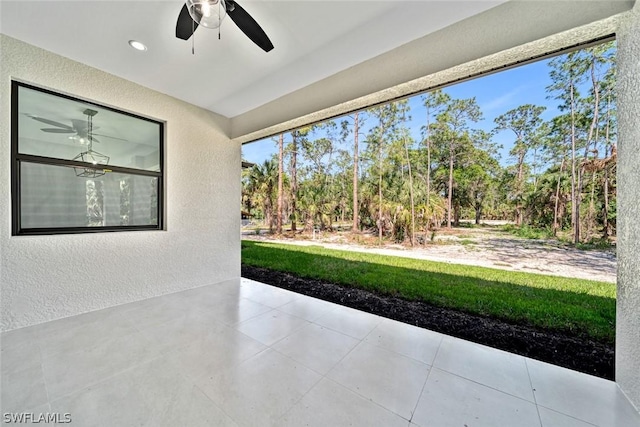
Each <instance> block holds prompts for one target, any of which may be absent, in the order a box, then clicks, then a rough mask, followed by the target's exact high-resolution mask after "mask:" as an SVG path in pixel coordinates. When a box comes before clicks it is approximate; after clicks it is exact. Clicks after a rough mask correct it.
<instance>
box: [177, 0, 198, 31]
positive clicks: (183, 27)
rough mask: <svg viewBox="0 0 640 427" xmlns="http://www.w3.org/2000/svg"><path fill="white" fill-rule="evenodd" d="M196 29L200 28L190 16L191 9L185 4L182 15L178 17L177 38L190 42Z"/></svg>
mask: <svg viewBox="0 0 640 427" xmlns="http://www.w3.org/2000/svg"><path fill="white" fill-rule="evenodd" d="M196 28H198V23H197V22H195V21H194V20H193V19H192V18H191V15H189V9H188V8H187V5H186V3H185V4H184V5H183V6H182V9H181V10H180V15H178V22H177V23H176V37H177V38H179V39H182V40H189V38H190V37H191V36H192V35H193V32H194V31H195V30H196Z"/></svg>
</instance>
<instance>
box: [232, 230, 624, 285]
mask: <svg viewBox="0 0 640 427" xmlns="http://www.w3.org/2000/svg"><path fill="white" fill-rule="evenodd" d="M347 236H348V235H347V234H343V233H339V232H338V233H320V232H318V233H316V234H315V236H314V235H313V234H311V235H305V236H301V237H302V238H296V239H293V238H286V237H281V238H274V237H272V236H269V235H266V234H260V235H256V234H255V232H249V231H243V235H242V238H243V239H247V240H260V241H273V242H278V243H286V244H293V245H304V246H310V245H317V246H322V247H325V248H330V249H341V250H349V251H358V252H364V253H375V254H383V255H392V256H401V257H407V258H415V259H425V260H431V261H440V262H447V263H451V264H465V265H477V266H481V267H490V268H498V269H502V270H511V271H524V272H530V273H539V274H548V275H554V276H564V277H575V278H581V279H590V280H597V281H603V282H610V283H615V281H616V255H615V251H614V250H580V249H576V248H573V247H569V246H566V245H564V244H562V243H560V242H557V241H553V240H530V239H522V238H518V237H515V236H513V235H511V234H508V233H506V232H503V231H501V230H499V229H496V228H493V227H482V228H468V229H466V228H464V229H455V230H453V231H451V232H441V233H436V236H435V238H434V239H433V241H429V243H427V244H425V245H421V246H414V247H411V246H405V245H392V244H387V245H384V246H382V247H379V246H375V245H373V244H371V242H369V243H368V244H366V245H361V244H354V243H353V242H352V239H349V238H348V237H347Z"/></svg>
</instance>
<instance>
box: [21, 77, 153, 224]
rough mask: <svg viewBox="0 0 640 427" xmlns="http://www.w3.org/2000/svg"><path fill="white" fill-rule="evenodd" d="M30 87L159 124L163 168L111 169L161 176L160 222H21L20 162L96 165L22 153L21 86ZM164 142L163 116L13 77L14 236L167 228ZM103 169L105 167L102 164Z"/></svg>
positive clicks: (90, 166) (54, 164) (76, 165)
mask: <svg viewBox="0 0 640 427" xmlns="http://www.w3.org/2000/svg"><path fill="white" fill-rule="evenodd" d="M21 87H22V88H27V89H31V90H35V91H39V92H42V93H45V94H49V95H53V96H57V97H60V98H64V99H68V100H71V101H76V102H81V103H83V104H87V105H89V106H95V107H98V108H102V109H105V110H110V111H113V112H116V113H119V114H124V115H127V116H130V117H133V118H136V119H140V120H145V121H148V122H151V123H154V124H157V125H159V141H158V143H159V147H158V150H159V164H160V170H159V171H150V170H144V169H135V168H128V167H122V166H115V165H109V166H108V171H109V172H115V173H125V174H129V175H137V176H148V177H155V178H157V192H158V194H157V201H158V206H157V209H158V212H157V218H158V221H157V224H154V225H110V226H100V227H95V226H94V227H46V228H45V227H38V228H23V227H22V226H21V200H20V165H21V164H22V163H23V162H24V163H33V164H44V165H51V166H64V167H69V168H73V167H81V168H90V169H91V168H95V166H94V165H92V164H91V163H85V162H82V161H77V160H67V159H60V158H55V157H45V156H37V155H32V154H21V153H20V152H19V149H18V138H19V135H18V130H19V129H18V126H19V125H18V116H19V112H18V102H19V96H18V92H19V89H20V88H21ZM164 144H165V123H164V122H162V121H159V120H153V119H150V118H148V117H143V116H140V115H137V114H134V113H130V112H128V111H123V110H119V109H116V108H113V107H109V106H106V105H102V104H99V103H97V102H94V101H90V100H87V99H83V98H78V97H74V96H71V95H67V94H63V93H58V92H55V91H52V90H49V89H44V88H41V87H38V86H34V85H31V84H28V83H24V82H21V81H17V80H12V81H11V235H12V236H25V235H52V234H83V233H105V232H116V231H148V230H158V231H160V230H164V212H165V206H164V203H165V202H164V186H165V179H166V177H165V172H164V148H165V147H164ZM98 169H101V168H98Z"/></svg>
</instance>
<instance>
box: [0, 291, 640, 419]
mask: <svg viewBox="0 0 640 427" xmlns="http://www.w3.org/2000/svg"><path fill="white" fill-rule="evenodd" d="M1 348H2V353H1V354H2V356H1V359H0V363H1V365H2V366H1V368H2V400H1V405H2V414H3V421H4V420H5V416H4V414H5V413H23V412H24V413H33V414H35V415H36V416H37V415H38V414H40V413H58V414H65V413H68V414H70V416H71V420H72V423H71V425H77V426H133V425H136V426H139V425H143V426H322V427H326V426H367V427H369V426H405V427H408V426H415V427H431V426H434V427H442V426H456V427H463V426H468V427H480V426H491V427H494V426H518V427H527V426H538V427H540V426H544V427H560V426H572V427H573V426H576V427H578V426H594V425H597V426H602V427H617V426H628V427H638V426H640V415H639V414H638V413H637V412H636V411H635V410H634V409H633V407H632V406H631V405H630V404H629V402H628V401H627V400H626V399H625V397H624V396H623V394H622V392H621V391H620V390H619V389H618V387H617V386H616V384H615V383H612V382H610V381H605V380H602V379H599V378H595V377H591V376H588V375H584V374H580V373H576V372H573V371H569V370H566V369H562V368H559V367H556V366H553V365H549V364H546V363H542V362H538V361H535V360H531V359H527V358H524V357H521V356H516V355H513V354H509V353H505V352H502V351H499V350H494V349H491V348H488V347H484V346H481V345H477V344H473V343H470V342H466V341H462V340H459V339H456V338H452V337H448V336H444V335H441V334H438V333H435V332H431V331H428V330H424V329H419V328H416V327H413V326H410V325H405V324H402V323H398V322H394V321H391V320H387V319H383V318H380V317H378V316H374V315H370V314H367V313H362V312H359V311H355V310H352V309H349V308H345V307H341V306H338V305H334V304H330V303H327V302H324V301H320V300H316V299H313V298H309V297H306V296H302V295H298V294H294V293H291V292H288V291H285V290H282V289H278V288H274V287H271V286H268V285H264V284H261V283H258V282H254V281H251V280H247V279H241V280H232V281H228V282H223V283H220V284H216V285H211V286H206V287H203V288H198V289H193V290H189V291H185V292H180V293H177V294H173V295H168V296H163V297H158V298H152V299H149V300H145V301H140V302H136V303H132V304H126V305H122V306H118V307H113V308H109V309H106V310H101V311H97V312H92V313H88V314H84V315H80V316H75V317H72V318H66V319H62V320H58V321H54V322H49V323H45V324H42V325H37V326H33V327H29V328H23V329H19V330H15V331H11V332H8V333H4V334H2V336H1Z"/></svg>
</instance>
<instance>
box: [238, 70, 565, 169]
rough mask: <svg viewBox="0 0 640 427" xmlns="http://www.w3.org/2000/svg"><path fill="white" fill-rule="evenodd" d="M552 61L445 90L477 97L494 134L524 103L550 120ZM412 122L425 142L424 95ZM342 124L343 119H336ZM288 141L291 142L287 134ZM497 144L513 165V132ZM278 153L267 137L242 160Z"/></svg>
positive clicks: (245, 150)
mask: <svg viewBox="0 0 640 427" xmlns="http://www.w3.org/2000/svg"><path fill="white" fill-rule="evenodd" d="M549 61H550V60H543V61H538V62H534V63H532V64H527V65H522V66H520V67H516V68H512V69H510V70H505V71H501V72H499V73H495V74H490V75H487V76H484V77H480V78H477V79H473V80H470V81H467V82H463V83H458V84H455V85H453V86H449V87H447V88H445V89H444V91H445V92H447V93H448V94H449V95H450V96H451V97H452V98H457V99H465V98H471V97H475V98H476V102H477V103H478V105H479V106H480V109H481V111H482V113H483V115H484V118H483V120H482V121H481V122H478V123H477V124H474V125H473V126H474V127H475V128H478V129H483V130H486V131H491V130H492V129H493V128H494V127H495V123H494V121H493V120H494V119H495V118H496V117H498V116H499V115H501V114H504V113H506V112H507V111H509V110H511V109H513V108H517V107H518V106H520V105H523V104H534V105H542V106H545V107H547V109H546V110H545V112H544V113H543V116H542V117H543V119H545V120H548V119H551V118H552V117H554V116H555V115H557V114H558V110H557V104H558V101H557V100H554V99H547V98H546V96H547V92H546V91H545V89H546V87H547V86H549V85H550V84H551V80H550V79H549V67H548V63H549ZM409 105H410V107H411V112H410V114H411V117H412V120H411V122H410V123H408V124H407V125H408V127H409V128H410V130H411V134H412V136H413V138H414V139H415V140H416V141H419V140H421V136H420V128H421V126H423V125H424V124H425V113H426V111H425V108H424V106H423V105H422V99H421V96H420V95H417V96H414V97H412V98H410V99H409ZM335 121H336V122H339V121H340V119H335ZM285 139H288V137H287V135H285ZM493 141H494V142H496V143H498V144H500V145H502V146H503V148H502V149H501V150H500V155H501V159H500V163H501V164H502V165H508V164H511V163H512V161H511V159H509V156H508V153H509V150H510V148H511V147H512V146H513V142H514V138H513V133H512V132H510V131H503V132H500V133H498V134H496V135H495V136H494V138H493ZM276 153H277V146H276V143H275V142H274V140H273V139H272V138H267V139H264V140H261V141H257V142H254V143H250V144H245V145H243V147H242V157H243V159H244V160H247V161H249V162H252V163H261V162H263V161H264V160H266V159H268V158H269V157H271V156H272V155H273V154H276Z"/></svg>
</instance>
